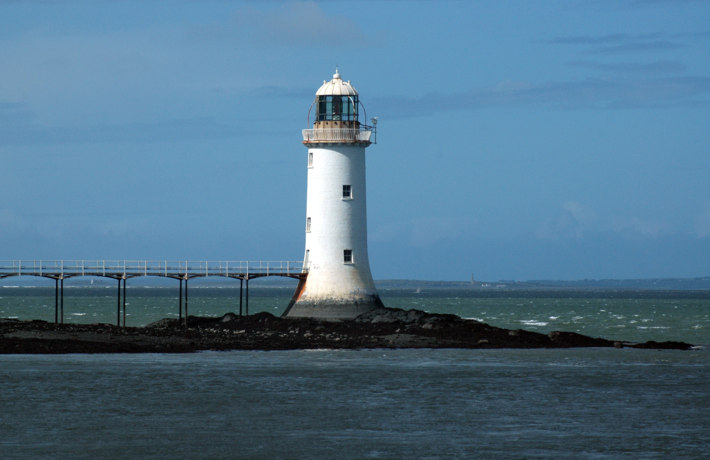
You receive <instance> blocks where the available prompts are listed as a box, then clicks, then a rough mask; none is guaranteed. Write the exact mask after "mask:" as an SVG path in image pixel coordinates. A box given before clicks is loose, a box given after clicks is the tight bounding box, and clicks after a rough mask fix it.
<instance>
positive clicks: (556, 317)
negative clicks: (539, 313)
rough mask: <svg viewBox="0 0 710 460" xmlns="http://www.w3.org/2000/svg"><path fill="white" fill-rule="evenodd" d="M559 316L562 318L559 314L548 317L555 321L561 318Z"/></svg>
mask: <svg viewBox="0 0 710 460" xmlns="http://www.w3.org/2000/svg"><path fill="white" fill-rule="evenodd" d="M559 318H560V317H559V316H550V317H549V318H548V319H550V320H552V321H554V320H556V319H559Z"/></svg>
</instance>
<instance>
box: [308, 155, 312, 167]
mask: <svg viewBox="0 0 710 460" xmlns="http://www.w3.org/2000/svg"><path fill="white" fill-rule="evenodd" d="M308 167H309V168H312V167H313V152H308Z"/></svg>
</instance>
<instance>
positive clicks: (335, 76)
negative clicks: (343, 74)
mask: <svg viewBox="0 0 710 460" xmlns="http://www.w3.org/2000/svg"><path fill="white" fill-rule="evenodd" d="M333 80H340V72H339V71H338V66H337V65H336V66H335V73H334V74H333Z"/></svg>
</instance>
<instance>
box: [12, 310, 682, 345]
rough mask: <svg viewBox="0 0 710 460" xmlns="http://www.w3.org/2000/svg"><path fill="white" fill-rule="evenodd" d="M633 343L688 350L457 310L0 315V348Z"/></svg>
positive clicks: (661, 343) (668, 343)
mask: <svg viewBox="0 0 710 460" xmlns="http://www.w3.org/2000/svg"><path fill="white" fill-rule="evenodd" d="M570 347H617V348H618V347H635V348H672V349H681V350H687V349H689V348H691V345H689V344H687V343H683V342H646V343H642V344H635V343H629V342H623V341H618V340H617V341H613V340H607V339H600V338H593V337H588V336H585V335H581V334H577V333H573V332H557V331H555V332H551V333H549V334H540V333H537V332H531V331H525V330H522V329H517V330H509V329H502V328H497V327H494V326H490V325H488V324H485V323H481V322H479V321H475V320H467V319H463V318H460V317H458V316H455V315H444V314H431V313H426V312H423V311H419V310H399V309H391V308H378V309H375V310H372V311H369V312H367V313H365V314H363V315H361V316H359V317H357V318H356V319H354V320H348V321H340V322H330V321H322V320H317V319H312V318H293V319H291V318H279V317H275V316H273V315H271V314H269V313H258V314H256V315H251V316H238V315H235V314H234V313H227V314H226V315H224V316H221V317H216V318H206V317H192V316H191V317H189V318H188V319H187V325H185V322H184V321H178V320H177V319H163V320H160V321H158V322H155V323H152V324H150V325H148V326H146V327H137V328H136V327H126V328H121V327H117V326H111V325H107V324H71V325H70V324H53V323H47V322H45V321H18V320H0V353H140V352H157V353H185V352H193V351H200V350H290V349H315V348H332V349H361V348H570Z"/></svg>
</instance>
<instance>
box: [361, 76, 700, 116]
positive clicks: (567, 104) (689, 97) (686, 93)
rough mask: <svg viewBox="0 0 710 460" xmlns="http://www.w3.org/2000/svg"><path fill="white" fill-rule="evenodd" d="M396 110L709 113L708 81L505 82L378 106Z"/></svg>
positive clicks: (401, 112) (388, 100)
mask: <svg viewBox="0 0 710 460" xmlns="http://www.w3.org/2000/svg"><path fill="white" fill-rule="evenodd" d="M374 102H375V104H376V105H378V106H380V107H388V108H390V109H391V110H392V115H389V114H385V113H383V114H382V115H383V116H384V115H388V116H389V117H396V116H399V117H402V116H419V115H425V114H426V115H428V114H431V113H435V112H447V111H455V110H477V109H482V108H489V107H540V108H548V109H636V108H654V109H663V108H671V107H707V106H708V105H710V77H704V76H697V77H689V76H678V77H666V78H627V79H610V78H605V79H602V78H590V79H586V80H580V81H551V82H543V83H531V82H522V81H503V82H500V83H497V84H496V85H493V86H491V87H489V88H482V89H472V90H470V91H467V92H462V93H456V94H437V93H430V94H425V95H423V96H421V97H418V98H405V97H387V98H380V99H377V100H375V101H374Z"/></svg>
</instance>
